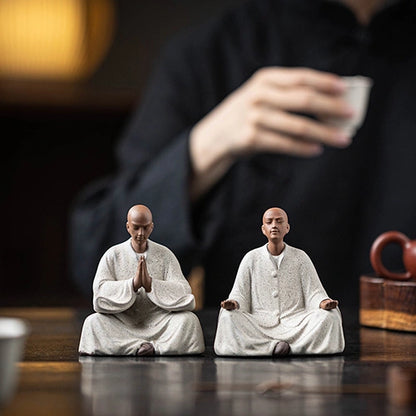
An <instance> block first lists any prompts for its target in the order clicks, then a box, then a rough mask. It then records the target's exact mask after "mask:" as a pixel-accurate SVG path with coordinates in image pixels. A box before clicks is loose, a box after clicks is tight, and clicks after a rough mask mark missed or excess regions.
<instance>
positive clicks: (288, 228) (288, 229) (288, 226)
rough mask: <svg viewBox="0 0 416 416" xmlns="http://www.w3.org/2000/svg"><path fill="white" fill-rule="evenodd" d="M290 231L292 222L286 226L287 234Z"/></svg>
mask: <svg viewBox="0 0 416 416" xmlns="http://www.w3.org/2000/svg"><path fill="white" fill-rule="evenodd" d="M289 231H290V224H289V223H287V227H286V233H285V235H286V234H287V233H288V232H289Z"/></svg>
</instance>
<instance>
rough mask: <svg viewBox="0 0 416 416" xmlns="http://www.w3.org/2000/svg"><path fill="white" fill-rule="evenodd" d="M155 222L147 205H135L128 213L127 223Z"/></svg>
mask: <svg viewBox="0 0 416 416" xmlns="http://www.w3.org/2000/svg"><path fill="white" fill-rule="evenodd" d="M133 220H134V221H143V220H144V221H147V222H152V221H153V215H152V211H150V209H149V208H147V206H146V205H134V206H132V207H131V208H130V209H129V212H128V213H127V222H129V221H133Z"/></svg>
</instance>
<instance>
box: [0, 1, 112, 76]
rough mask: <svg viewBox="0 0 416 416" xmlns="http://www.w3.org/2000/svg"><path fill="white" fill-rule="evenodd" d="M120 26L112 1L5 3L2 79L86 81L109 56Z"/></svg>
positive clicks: (0, 17)
mask: <svg viewBox="0 0 416 416" xmlns="http://www.w3.org/2000/svg"><path fill="white" fill-rule="evenodd" d="M114 25H115V10H114V5H113V1H112V0H0V76H1V77H2V78H12V79H42V80H45V79H46V80H47V79H52V80H76V79H81V78H86V77H88V76H89V75H91V74H92V72H93V71H94V70H95V69H96V68H97V66H98V65H99V64H100V63H101V61H102V59H103V58H104V56H105V54H106V52H107V50H108V48H109V46H110V43H111V40H112V37H113V32H114Z"/></svg>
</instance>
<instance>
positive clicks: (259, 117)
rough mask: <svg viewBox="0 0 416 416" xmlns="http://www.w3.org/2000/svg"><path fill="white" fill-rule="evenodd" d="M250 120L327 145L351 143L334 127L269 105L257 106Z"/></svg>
mask: <svg viewBox="0 0 416 416" xmlns="http://www.w3.org/2000/svg"><path fill="white" fill-rule="evenodd" d="M251 122H252V123H254V124H256V125H257V126H259V127H263V128H266V129H269V130H276V131H279V132H281V133H284V134H288V135H291V136H296V137H299V138H300V139H303V140H311V141H315V142H317V143H322V144H325V145H327V146H334V147H339V148H344V147H346V146H348V145H349V144H350V143H351V138H350V137H349V136H347V135H345V134H344V133H343V132H342V131H340V130H338V129H336V128H334V127H331V126H328V125H326V124H324V123H322V122H319V121H315V120H312V119H310V118H309V117H305V116H300V115H295V114H290V113H286V112H284V111H279V110H275V109H272V108H270V107H268V108H267V107H266V108H265V107H263V108H259V109H258V110H257V111H255V112H253V114H252V116H251Z"/></svg>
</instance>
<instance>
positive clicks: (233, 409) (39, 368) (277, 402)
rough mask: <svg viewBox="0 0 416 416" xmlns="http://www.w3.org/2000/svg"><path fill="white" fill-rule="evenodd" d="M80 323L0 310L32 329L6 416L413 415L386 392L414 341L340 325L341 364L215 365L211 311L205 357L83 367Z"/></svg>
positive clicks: (413, 357) (44, 312) (55, 311)
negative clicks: (391, 370) (342, 336)
mask: <svg viewBox="0 0 416 416" xmlns="http://www.w3.org/2000/svg"><path fill="white" fill-rule="evenodd" d="M88 313H89V312H88ZM86 314H87V311H79V310H76V309H71V308H8V309H0V316H13V317H20V318H23V319H25V320H26V321H27V322H28V323H29V325H30V328H31V332H30V335H29V337H28V339H27V343H26V348H25V354H24V359H23V360H22V362H20V363H19V364H18V369H19V382H18V387H17V391H16V393H15V395H14V397H13V399H12V401H11V402H10V403H9V404H8V405H7V406H6V407H5V408H4V409H3V410H2V412H1V415H2V416H10V415H19V416H20V415H21V416H25V415H31V416H35V415H59V416H66V415H117V416H119V415H178V416H179V415H180V416H186V415H227V416H230V415H239V416H242V415H259V416H262V415H277V414H307V415H308V416H309V415H320V416H321V415H325V414H330V415H338V414H340V415H351V414H354V415H360V414H362V415H364V414H365V415H373V414H374V415H377V416H381V415H384V414H386V415H389V416H395V415H398V416H401V415H412V414H416V409H415V408H412V407H403V406H397V405H395V404H393V403H392V402H391V400H390V399H389V395H388V390H387V383H386V378H387V374H388V370H389V368H390V367H391V366H392V365H400V366H405V367H406V366H415V365H416V334H414V333H405V332H395V331H387V330H381V329H371V328H364V327H359V326H358V324H356V323H352V324H344V330H345V335H346V342H347V347H346V350H345V353H344V354H342V355H339V356H331V357H328V356H327V357H322V356H321V357H292V358H287V359H286V358H285V359H280V360H276V359H271V358H257V359H243V358H241V359H240V358H219V357H216V356H215V354H214V353H213V350H212V341H213V335H214V333H215V324H216V316H217V311H199V312H198V316H199V317H200V320H201V323H202V326H203V329H204V334H205V337H206V343H207V351H206V353H204V354H203V355H202V356H197V357H141V358H137V357H121V358H120V357H95V358H93V357H81V358H80V357H79V356H78V353H77V347H78V342H79V336H80V331H81V326H82V322H83V319H84V318H85V316H86ZM344 316H345V313H344ZM413 388H414V387H413ZM415 395H416V392H415Z"/></svg>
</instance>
